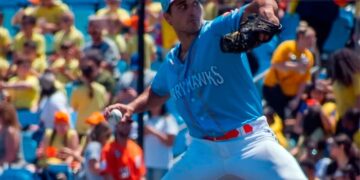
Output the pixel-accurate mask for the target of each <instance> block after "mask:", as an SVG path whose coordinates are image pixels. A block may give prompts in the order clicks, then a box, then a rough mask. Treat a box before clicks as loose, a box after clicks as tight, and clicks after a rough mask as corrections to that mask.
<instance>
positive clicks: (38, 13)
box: [31, 1, 69, 24]
mask: <svg viewBox="0 0 360 180" xmlns="http://www.w3.org/2000/svg"><path fill="white" fill-rule="evenodd" d="M67 11H69V7H68V6H67V5H66V4H64V3H61V2H58V1H57V2H55V4H54V6H52V7H51V8H48V7H45V6H37V7H35V8H34V9H33V10H32V12H31V15H33V16H35V17H36V18H45V20H46V22H48V23H54V24H58V23H59V20H60V17H61V16H62V15H63V14H64V13H65V12H67Z"/></svg>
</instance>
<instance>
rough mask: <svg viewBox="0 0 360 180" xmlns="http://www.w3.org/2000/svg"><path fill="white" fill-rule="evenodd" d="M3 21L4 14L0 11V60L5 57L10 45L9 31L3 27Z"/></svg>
mask: <svg viewBox="0 0 360 180" xmlns="http://www.w3.org/2000/svg"><path fill="white" fill-rule="evenodd" d="M3 22H4V14H3V12H1V11H0V61H3V60H6V59H7V53H8V52H9V50H10V45H11V37H10V34H9V31H8V30H7V29H6V28H5V27H3ZM0 69H1V62H0Z"/></svg>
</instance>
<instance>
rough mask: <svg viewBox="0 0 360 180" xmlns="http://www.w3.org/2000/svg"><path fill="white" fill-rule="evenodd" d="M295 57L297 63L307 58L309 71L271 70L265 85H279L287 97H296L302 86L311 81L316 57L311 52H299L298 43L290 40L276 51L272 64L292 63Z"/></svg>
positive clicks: (266, 77)
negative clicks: (292, 58) (292, 57)
mask: <svg viewBox="0 0 360 180" xmlns="http://www.w3.org/2000/svg"><path fill="white" fill-rule="evenodd" d="M292 55H294V56H295V57H296V60H297V61H300V60H301V59H302V56H305V57H306V59H307V64H308V65H307V70H306V72H304V73H299V72H296V71H278V70H276V69H275V68H273V67H272V68H270V70H269V72H268V73H267V74H266V76H265V79H264V85H266V86H269V87H274V86H275V85H276V84H279V85H280V87H281V89H282V91H283V93H284V94H285V95H287V96H295V95H296V94H297V92H298V89H299V88H300V85H301V84H303V83H307V82H310V81H311V72H310V69H311V67H312V66H313V65H314V56H313V54H312V53H311V52H310V51H309V50H307V49H306V50H305V51H304V52H299V51H298V50H297V49H296V42H295V41H294V40H289V41H285V42H283V43H281V44H280V45H279V47H278V48H277V49H276V50H275V52H274V54H273V57H272V60H271V63H272V64H276V63H282V62H286V61H290V56H292Z"/></svg>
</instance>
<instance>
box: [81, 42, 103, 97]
mask: <svg viewBox="0 0 360 180" xmlns="http://www.w3.org/2000/svg"><path fill="white" fill-rule="evenodd" d="M102 60H103V57H102V55H101V53H100V51H99V50H96V49H91V50H88V51H86V52H85V55H84V57H83V58H82V61H83V62H85V65H84V66H83V67H81V72H82V74H83V76H84V77H85V78H86V79H87V80H88V83H87V86H88V88H89V97H90V98H93V97H94V89H93V87H92V86H91V82H93V81H94V80H95V79H94V77H92V76H93V72H94V70H95V68H100V65H101V61H102ZM86 61H91V62H94V64H95V65H96V66H97V67H93V66H90V65H88V64H86Z"/></svg>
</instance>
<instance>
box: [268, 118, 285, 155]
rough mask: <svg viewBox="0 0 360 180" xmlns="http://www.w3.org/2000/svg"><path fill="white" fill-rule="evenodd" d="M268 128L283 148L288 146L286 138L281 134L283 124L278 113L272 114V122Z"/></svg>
mask: <svg viewBox="0 0 360 180" xmlns="http://www.w3.org/2000/svg"><path fill="white" fill-rule="evenodd" d="M270 128H271V129H272V130H273V131H274V133H275V136H276V138H277V139H278V141H279V143H280V145H281V146H283V147H284V148H287V147H288V142H287V139H286V138H285V136H284V134H283V132H282V131H283V124H282V120H281V118H280V117H279V116H278V115H276V114H275V115H274V123H272V124H271V125H270Z"/></svg>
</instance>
